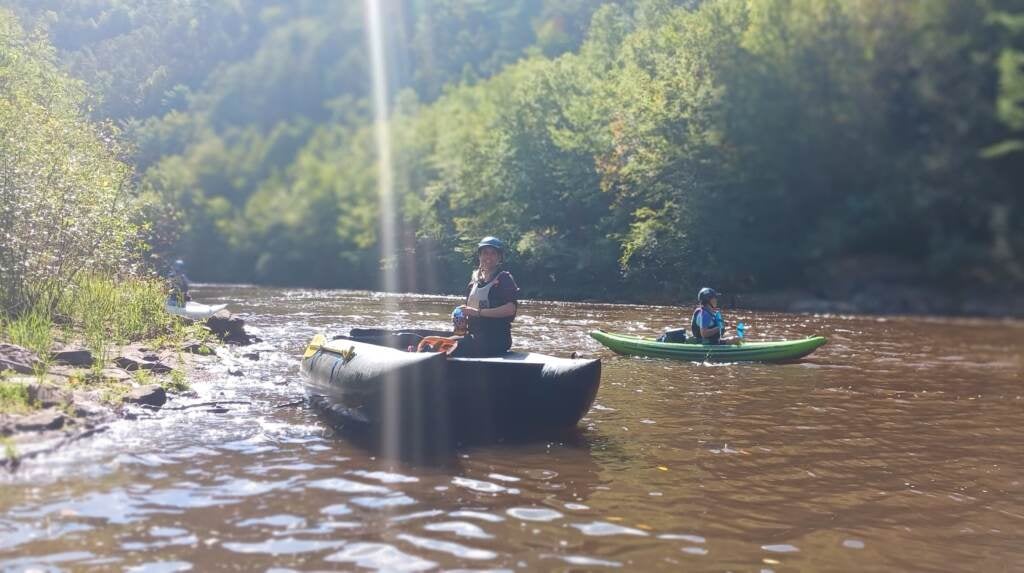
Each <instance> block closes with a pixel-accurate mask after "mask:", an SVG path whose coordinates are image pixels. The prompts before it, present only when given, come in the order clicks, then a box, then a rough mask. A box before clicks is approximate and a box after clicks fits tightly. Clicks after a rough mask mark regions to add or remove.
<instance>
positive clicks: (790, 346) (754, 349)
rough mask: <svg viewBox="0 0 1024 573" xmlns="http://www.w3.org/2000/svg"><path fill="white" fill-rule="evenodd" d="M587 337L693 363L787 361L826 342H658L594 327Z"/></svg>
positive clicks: (628, 352)
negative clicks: (734, 343) (732, 343)
mask: <svg viewBox="0 0 1024 573" xmlns="http://www.w3.org/2000/svg"><path fill="white" fill-rule="evenodd" d="M590 336H591V337H593V338H594V340H597V341H598V342H600V343H601V344H603V345H605V346H607V347H608V348H610V349H612V350H614V351H615V352H617V353H619V354H625V355H630V356H648V357H651V358H673V359H676V360H690V361H693V362H791V361H793V360H798V359H800V358H803V357H804V356H807V355H808V354H810V353H812V352H814V351H815V350H817V349H818V348H819V347H820V346H822V345H824V344H825V343H826V342H827V340H826V339H825V337H824V336H811V337H808V338H804V339H803V340H779V341H771V342H744V343H743V344H739V345H731V344H691V343H686V342H683V343H677V342H658V341H656V340H654V339H651V338H643V337H640V336H633V335H629V334H616V333H614V332H605V331H603V330H594V331H592V332H591V333H590Z"/></svg>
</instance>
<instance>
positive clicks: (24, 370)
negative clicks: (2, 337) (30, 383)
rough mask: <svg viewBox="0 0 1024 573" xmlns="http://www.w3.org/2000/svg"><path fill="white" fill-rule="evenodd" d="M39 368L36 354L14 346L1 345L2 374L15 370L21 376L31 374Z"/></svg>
mask: <svg viewBox="0 0 1024 573" xmlns="http://www.w3.org/2000/svg"><path fill="white" fill-rule="evenodd" d="M39 366H40V363H39V357H38V356H36V353H35V352H32V351H31V350H28V349H27V348H22V347H20V346H16V345H14V344H7V343H0V372H2V371H4V370H13V371H15V372H17V373H19V374H31V373H32V372H34V371H35V369H36V368H37V367H39Z"/></svg>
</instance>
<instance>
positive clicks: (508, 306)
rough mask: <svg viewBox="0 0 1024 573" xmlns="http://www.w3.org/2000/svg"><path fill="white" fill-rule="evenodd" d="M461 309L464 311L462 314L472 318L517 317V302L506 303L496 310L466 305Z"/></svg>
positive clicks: (495, 308)
mask: <svg viewBox="0 0 1024 573" xmlns="http://www.w3.org/2000/svg"><path fill="white" fill-rule="evenodd" d="M459 308H461V309H462V312H464V313H466V316H471V317H473V318H477V317H480V318H508V317H510V316H515V315H516V303H515V302H506V303H505V304H503V305H501V306H497V307H494V308H473V307H471V306H468V305H465V304H464V305H462V306H460V307H459Z"/></svg>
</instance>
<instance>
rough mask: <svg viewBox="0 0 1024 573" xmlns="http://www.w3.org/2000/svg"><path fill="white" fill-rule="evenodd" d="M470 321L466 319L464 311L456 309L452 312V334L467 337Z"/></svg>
mask: <svg viewBox="0 0 1024 573" xmlns="http://www.w3.org/2000/svg"><path fill="white" fill-rule="evenodd" d="M468 323H469V320H468V319H467V318H466V314H465V313H464V312H462V309H461V308H459V307H455V310H454V311H452V332H453V333H454V334H455V335H456V336H465V334H466V331H467V330H468V326H469V324H468Z"/></svg>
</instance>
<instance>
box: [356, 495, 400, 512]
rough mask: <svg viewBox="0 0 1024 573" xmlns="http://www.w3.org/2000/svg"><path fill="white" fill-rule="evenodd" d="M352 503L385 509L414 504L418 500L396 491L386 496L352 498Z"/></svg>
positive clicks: (368, 507)
mask: <svg viewBox="0 0 1024 573" xmlns="http://www.w3.org/2000/svg"><path fill="white" fill-rule="evenodd" d="M352 503H354V504H356V505H358V506H360V507H365V508H367V509H385V508H389V507H400V506H403V505H412V504H414V503H416V500H415V499H413V498H411V497H409V496H407V495H402V494H401V493H394V494H391V495H389V496H385V497H374V496H368V495H367V496H361V497H354V498H352Z"/></svg>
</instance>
